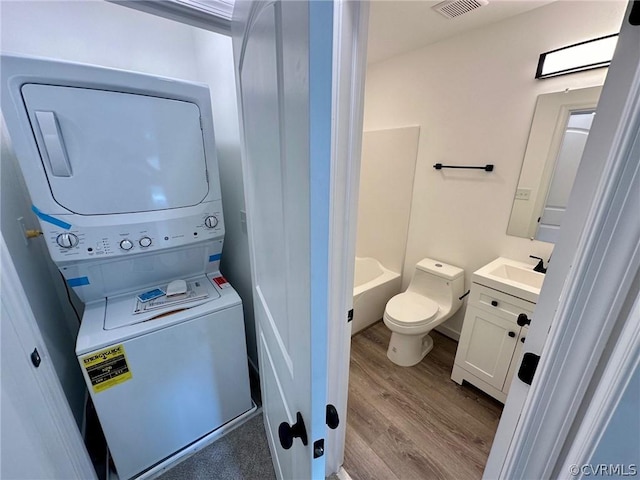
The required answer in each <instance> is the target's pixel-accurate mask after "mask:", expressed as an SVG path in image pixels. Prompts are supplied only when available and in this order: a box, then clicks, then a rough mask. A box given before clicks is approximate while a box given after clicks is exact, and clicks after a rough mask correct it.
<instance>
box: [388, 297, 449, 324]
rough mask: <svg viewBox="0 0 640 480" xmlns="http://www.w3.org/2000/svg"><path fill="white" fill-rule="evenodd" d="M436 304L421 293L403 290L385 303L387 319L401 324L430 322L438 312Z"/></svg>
mask: <svg viewBox="0 0 640 480" xmlns="http://www.w3.org/2000/svg"><path fill="white" fill-rule="evenodd" d="M438 310H439V307H438V304H437V303H436V302H434V301H433V300H431V299H430V298H427V297H425V296H423V295H418V294H417V293H413V292H404V293H401V294H399V295H396V296H395V297H393V298H392V299H391V300H389V302H388V303H387V307H386V308H385V311H384V313H385V315H386V317H387V319H388V320H389V321H391V322H393V323H397V324H398V325H401V326H410V327H417V326H420V325H424V324H426V323H429V322H431V321H432V320H433V319H434V318H435V316H436V315H437V314H438Z"/></svg>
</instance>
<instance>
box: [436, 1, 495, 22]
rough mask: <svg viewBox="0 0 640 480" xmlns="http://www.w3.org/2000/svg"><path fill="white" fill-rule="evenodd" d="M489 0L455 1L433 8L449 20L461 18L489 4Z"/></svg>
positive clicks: (442, 3)
mask: <svg viewBox="0 0 640 480" xmlns="http://www.w3.org/2000/svg"><path fill="white" fill-rule="evenodd" d="M488 3H489V2H488V0H453V1H446V2H441V3H439V4H437V5H435V6H434V7H433V9H434V10H435V11H436V12H438V13H439V14H440V15H443V16H445V17H447V18H454V17H459V16H460V15H463V14H465V13H467V12H470V11H471V10H475V9H476V8H480V7H482V6H483V5H486V4H488Z"/></svg>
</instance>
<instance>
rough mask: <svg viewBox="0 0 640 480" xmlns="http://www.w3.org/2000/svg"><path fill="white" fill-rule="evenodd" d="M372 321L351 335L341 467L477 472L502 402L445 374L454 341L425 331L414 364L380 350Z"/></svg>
mask: <svg viewBox="0 0 640 480" xmlns="http://www.w3.org/2000/svg"><path fill="white" fill-rule="evenodd" d="M390 336H391V332H390V331H389V330H388V329H387V328H386V327H385V325H384V324H383V323H382V322H378V323H376V324H374V325H373V326H371V327H370V328H368V329H367V330H364V331H363V332H361V333H359V334H357V335H356V336H354V337H353V339H352V345H351V368H350V372H349V404H348V412H347V440H346V449H345V459H344V468H345V470H346V471H347V473H349V475H351V477H352V478H353V479H354V480H373V479H381V480H395V479H399V480H408V479H455V480H466V479H477V478H481V476H482V471H483V469H484V465H485V463H486V461H487V457H488V456H489V450H490V448H491V443H492V441H493V436H494V434H495V431H496V429H497V428H498V420H499V418H500V414H501V413H502V404H501V403H499V402H498V401H496V400H494V399H493V398H491V397H489V396H488V395H485V394H484V393H483V392H481V391H480V390H477V389H475V388H474V387H471V386H469V385H467V384H465V385H464V386H460V385H458V384H457V383H455V382H454V381H452V380H451V378H450V374H451V368H452V367H453V361H454V357H455V352H456V347H457V343H456V342H454V341H453V340H451V339H449V338H447V337H445V336H444V335H441V334H439V333H437V332H432V333H431V336H432V337H433V340H434V348H433V350H432V351H431V353H429V355H427V356H426V357H425V359H424V360H422V362H420V363H419V364H418V365H416V366H414V367H408V368H406V367H398V366H397V365H395V364H393V363H391V361H390V360H389V359H388V358H387V354H386V352H387V345H388V343H389V337H390Z"/></svg>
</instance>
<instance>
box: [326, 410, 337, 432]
mask: <svg viewBox="0 0 640 480" xmlns="http://www.w3.org/2000/svg"><path fill="white" fill-rule="evenodd" d="M338 425H340V418H338V410H336V407H334V406H333V405H331V404H328V405H327V427H329V428H330V429H331V430H335V429H336V428H338Z"/></svg>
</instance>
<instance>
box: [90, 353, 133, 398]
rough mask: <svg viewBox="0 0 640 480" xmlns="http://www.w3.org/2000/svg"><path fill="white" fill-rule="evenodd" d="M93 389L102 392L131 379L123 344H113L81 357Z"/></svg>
mask: <svg viewBox="0 0 640 480" xmlns="http://www.w3.org/2000/svg"><path fill="white" fill-rule="evenodd" d="M82 365H83V366H84V369H85V370H86V371H87V375H89V379H90V380H91V385H92V386H93V391H94V392H95V393H99V392H102V391H104V390H107V389H108V388H111V387H113V386H115V385H118V384H119V383H122V382H126V381H127V380H129V379H131V377H132V375H131V372H130V371H129V365H128V364H127V356H126V355H125V353H124V345H115V346H113V347H109V348H106V349H104V350H101V351H99V352H96V353H92V354H90V355H87V356H86V357H83V358H82Z"/></svg>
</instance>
